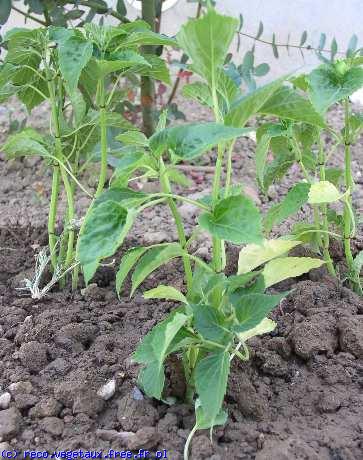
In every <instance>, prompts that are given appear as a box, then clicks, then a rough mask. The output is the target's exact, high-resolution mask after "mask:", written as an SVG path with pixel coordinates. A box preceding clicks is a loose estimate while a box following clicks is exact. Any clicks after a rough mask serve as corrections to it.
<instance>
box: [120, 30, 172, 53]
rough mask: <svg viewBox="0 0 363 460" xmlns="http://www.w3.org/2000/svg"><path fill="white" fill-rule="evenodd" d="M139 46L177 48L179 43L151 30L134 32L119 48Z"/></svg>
mask: <svg viewBox="0 0 363 460" xmlns="http://www.w3.org/2000/svg"><path fill="white" fill-rule="evenodd" d="M139 45H143V46H144V45H155V46H157V45H160V46H173V47H176V46H177V43H176V41H175V39H174V38H170V37H167V36H166V35H163V34H158V33H156V32H152V31H151V30H142V31H138V32H132V33H131V34H130V35H129V36H128V37H126V38H125V39H124V40H123V41H122V42H121V43H120V44H119V45H118V48H119V49H121V48H130V47H133V46H139Z"/></svg>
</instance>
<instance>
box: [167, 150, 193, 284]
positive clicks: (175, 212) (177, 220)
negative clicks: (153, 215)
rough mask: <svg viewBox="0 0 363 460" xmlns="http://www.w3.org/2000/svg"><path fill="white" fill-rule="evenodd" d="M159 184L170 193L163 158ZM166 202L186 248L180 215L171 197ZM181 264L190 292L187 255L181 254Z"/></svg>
mask: <svg viewBox="0 0 363 460" xmlns="http://www.w3.org/2000/svg"><path fill="white" fill-rule="evenodd" d="M160 185H161V188H162V190H163V192H164V193H166V194H172V193H171V187H170V182H169V178H168V173H167V171H166V168H165V165H164V162H163V159H162V158H160ZM167 203H168V205H169V207H170V210H171V213H172V214H173V217H174V221H175V225H176V228H177V232H178V238H179V242H180V245H181V246H182V248H183V249H185V250H187V248H186V246H187V239H186V236H185V231H184V227H183V222H182V219H181V216H180V214H179V211H178V208H177V206H176V204H175V202H174V200H173V198H167ZM183 264H184V271H185V279H186V283H187V291H188V292H190V289H191V287H192V282H193V272H192V267H191V264H190V260H189V257H188V256H187V255H185V256H183Z"/></svg>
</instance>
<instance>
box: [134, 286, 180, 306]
mask: <svg viewBox="0 0 363 460" xmlns="http://www.w3.org/2000/svg"><path fill="white" fill-rule="evenodd" d="M143 295H144V297H145V299H168V300H175V301H177V302H182V303H185V304H187V303H188V301H187V299H186V298H185V296H184V295H183V294H182V293H181V292H180V291H178V289H175V288H174V287H173V286H164V285H163V284H160V285H159V286H158V287H156V288H154V289H150V290H149V291H146V292H144V294H143Z"/></svg>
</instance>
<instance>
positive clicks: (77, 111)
mask: <svg viewBox="0 0 363 460" xmlns="http://www.w3.org/2000/svg"><path fill="white" fill-rule="evenodd" d="M69 99H70V101H71V104H72V109H73V116H74V124H75V126H76V127H78V126H80V124H81V122H82V120H83V118H84V117H85V115H86V112H87V104H86V102H85V100H84V98H83V95H82V93H81V91H79V90H78V89H76V90H75V91H73V92H71V93H69Z"/></svg>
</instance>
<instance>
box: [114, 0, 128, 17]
mask: <svg viewBox="0 0 363 460" xmlns="http://www.w3.org/2000/svg"><path fill="white" fill-rule="evenodd" d="M116 11H117V12H118V13H119V14H121V15H122V16H126V14H127V9H126V6H125V1H124V0H117V4H116Z"/></svg>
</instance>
